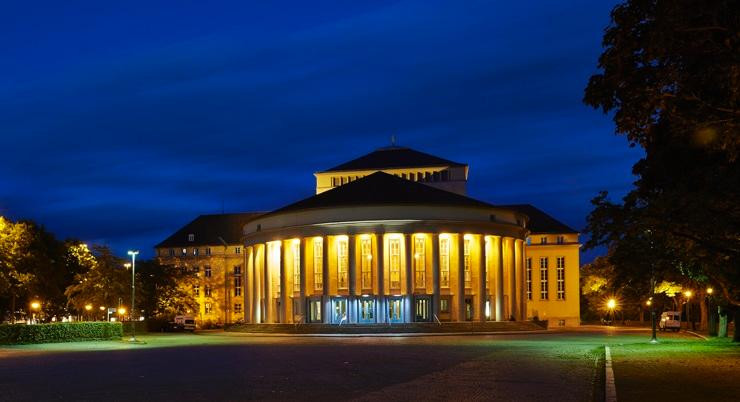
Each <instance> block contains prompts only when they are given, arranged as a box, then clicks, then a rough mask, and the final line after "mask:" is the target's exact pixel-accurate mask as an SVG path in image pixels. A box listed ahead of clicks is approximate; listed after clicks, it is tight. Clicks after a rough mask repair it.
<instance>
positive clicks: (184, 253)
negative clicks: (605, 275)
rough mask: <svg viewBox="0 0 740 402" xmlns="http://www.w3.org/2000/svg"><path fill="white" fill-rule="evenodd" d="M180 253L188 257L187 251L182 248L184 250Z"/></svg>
mask: <svg viewBox="0 0 740 402" xmlns="http://www.w3.org/2000/svg"><path fill="white" fill-rule="evenodd" d="M180 251H181V253H182V255H188V249H186V248H184V249H182V250H180Z"/></svg>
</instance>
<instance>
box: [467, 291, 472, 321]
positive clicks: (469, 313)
mask: <svg viewBox="0 0 740 402" xmlns="http://www.w3.org/2000/svg"><path fill="white" fill-rule="evenodd" d="M465 321H473V298H471V297H466V298H465Z"/></svg>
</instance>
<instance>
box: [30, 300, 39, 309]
mask: <svg viewBox="0 0 740 402" xmlns="http://www.w3.org/2000/svg"><path fill="white" fill-rule="evenodd" d="M31 308H32V309H34V310H38V309H39V308H41V303H39V302H37V301H35V302H32V303H31Z"/></svg>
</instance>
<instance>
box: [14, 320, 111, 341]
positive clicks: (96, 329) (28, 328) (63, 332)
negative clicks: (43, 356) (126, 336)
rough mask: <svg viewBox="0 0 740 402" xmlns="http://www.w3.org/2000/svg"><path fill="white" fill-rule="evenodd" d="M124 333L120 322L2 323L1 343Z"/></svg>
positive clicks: (86, 338)
mask: <svg viewBox="0 0 740 402" xmlns="http://www.w3.org/2000/svg"><path fill="white" fill-rule="evenodd" d="M122 334H123V330H122V327H121V323H119V322H65V323H61V322H60V323H54V324H37V325H24V324H0V344H20V343H51V342H77V341H93V340H108V339H120V338H121V336H122Z"/></svg>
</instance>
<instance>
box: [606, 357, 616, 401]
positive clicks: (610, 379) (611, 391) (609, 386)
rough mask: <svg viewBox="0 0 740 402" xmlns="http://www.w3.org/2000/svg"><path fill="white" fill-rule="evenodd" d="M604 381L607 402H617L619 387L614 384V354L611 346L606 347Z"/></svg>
mask: <svg viewBox="0 0 740 402" xmlns="http://www.w3.org/2000/svg"><path fill="white" fill-rule="evenodd" d="M604 356H605V358H604V362H605V364H604V374H605V375H604V380H605V382H606V384H605V387H604V389H605V391H606V392H605V394H606V395H605V397H604V400H605V401H606V402H617V386H616V384H615V383H614V370H613V369H612V353H611V349H609V346H604Z"/></svg>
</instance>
